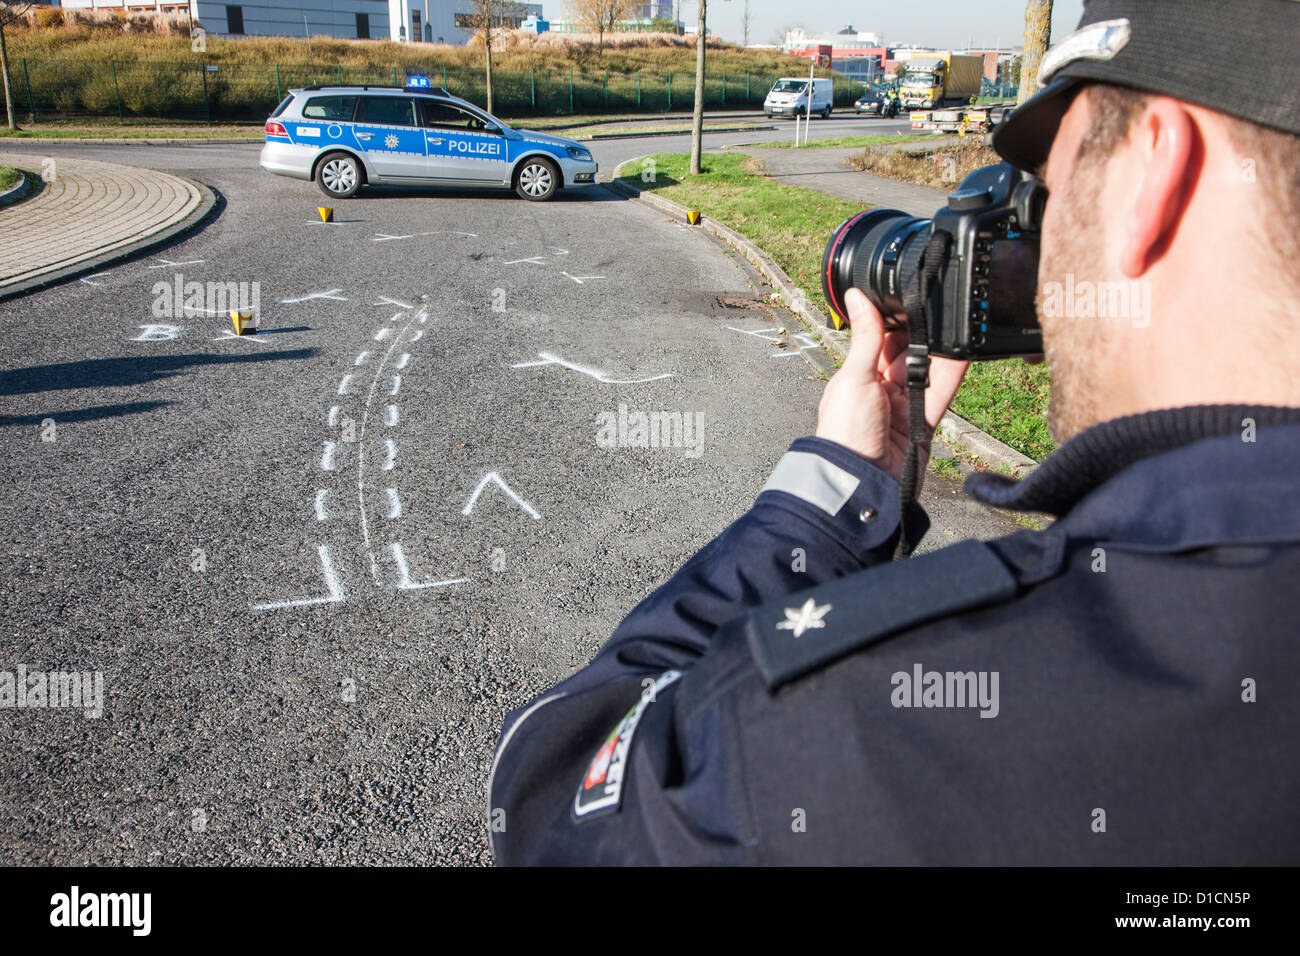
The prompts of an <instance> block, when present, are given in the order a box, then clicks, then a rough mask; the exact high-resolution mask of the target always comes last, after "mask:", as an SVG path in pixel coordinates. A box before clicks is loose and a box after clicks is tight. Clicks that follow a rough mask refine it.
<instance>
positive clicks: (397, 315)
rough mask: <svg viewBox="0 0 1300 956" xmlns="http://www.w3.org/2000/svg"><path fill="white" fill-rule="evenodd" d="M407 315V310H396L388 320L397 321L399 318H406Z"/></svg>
mask: <svg viewBox="0 0 1300 956" xmlns="http://www.w3.org/2000/svg"><path fill="white" fill-rule="evenodd" d="M405 316H406V313H405V312H394V313H393V314H392V315H391V316H389V318H388V321H389V322H397V321H398V320H400V319H402V318H404V317H405Z"/></svg>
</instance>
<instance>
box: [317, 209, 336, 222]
mask: <svg viewBox="0 0 1300 956" xmlns="http://www.w3.org/2000/svg"><path fill="white" fill-rule="evenodd" d="M316 211H317V212H318V213H320V221H321V222H333V221H334V210H333V209H330V208H329V207H328V206H317V207H316Z"/></svg>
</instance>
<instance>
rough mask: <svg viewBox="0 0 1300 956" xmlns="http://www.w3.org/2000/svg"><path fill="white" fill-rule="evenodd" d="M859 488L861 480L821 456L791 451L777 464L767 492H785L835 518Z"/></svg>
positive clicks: (765, 486) (766, 486) (764, 487)
mask: <svg viewBox="0 0 1300 956" xmlns="http://www.w3.org/2000/svg"><path fill="white" fill-rule="evenodd" d="M857 487H858V479H857V478H855V477H854V476H853V475H852V474H851V473H850V472H847V471H845V470H844V469H843V468H841V467H840V466H839V465H836V464H834V463H833V462H829V461H827V460H826V459H825V458H823V457H822V456H821V455H814V454H813V453H812V452H808V451H788V452H786V453H785V455H784V456H782V458H781V460H780V461H779V462H778V463H777V466H776V469H775V470H774V471H773V472H772V477H771V478H769V479H767V484H765V485H764V486H763V491H784V492H785V493H786V494H789V495H794V496H795V497H796V498H802V499H803V500H804V501H806V502H808V503H809V504H810V505H814V506H816V507H818V508H820V509H821V510H822V511H824V512H826V513H827V514H828V515H831V516H832V517H834V516H835V515H836V514H837V513H838V512H839V510H840V509H841V508H842V507H844V502H846V501H848V500H849V496H851V495H852V494H853V492H854V491H856V490H857Z"/></svg>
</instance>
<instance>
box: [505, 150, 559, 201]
mask: <svg viewBox="0 0 1300 956" xmlns="http://www.w3.org/2000/svg"><path fill="white" fill-rule="evenodd" d="M559 188H560V170H559V169H558V168H557V167H556V165H555V164H554V163H553V162H551V161H550V160H549V159H542V158H541V157H540V156H530V157H528V158H527V159H525V160H524V161H523V162H522V163H520V164H519V169H517V170H516V171H515V194H516V195H517V196H519V198H520V199H527V200H528V201H530V202H545V201H546V200H548V199H550V198H551V197H552V196H554V195H555V193H556V191H557V190H558V189H559Z"/></svg>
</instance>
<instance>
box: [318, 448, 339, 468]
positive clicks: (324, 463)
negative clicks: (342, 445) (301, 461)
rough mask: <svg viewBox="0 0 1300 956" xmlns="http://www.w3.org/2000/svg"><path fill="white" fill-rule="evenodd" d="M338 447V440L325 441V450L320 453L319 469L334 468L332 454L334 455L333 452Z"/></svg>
mask: <svg viewBox="0 0 1300 956" xmlns="http://www.w3.org/2000/svg"><path fill="white" fill-rule="evenodd" d="M338 447H339V446H338V442H333V441H327V442H326V443H325V450H324V451H322V452H321V455H320V467H321V471H333V470H334V456H335V452H336V451H337V450H338Z"/></svg>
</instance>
